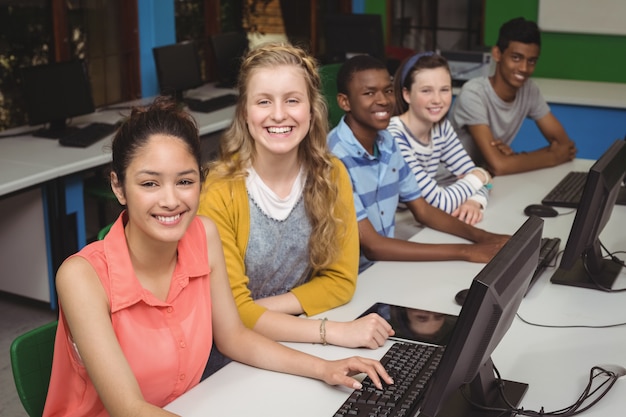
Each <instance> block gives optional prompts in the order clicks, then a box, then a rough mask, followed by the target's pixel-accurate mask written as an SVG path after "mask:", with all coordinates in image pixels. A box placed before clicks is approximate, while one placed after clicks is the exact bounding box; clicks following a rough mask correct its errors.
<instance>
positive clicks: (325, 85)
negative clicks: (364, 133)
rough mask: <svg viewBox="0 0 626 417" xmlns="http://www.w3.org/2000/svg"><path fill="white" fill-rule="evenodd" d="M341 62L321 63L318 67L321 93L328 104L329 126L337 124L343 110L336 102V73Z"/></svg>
mask: <svg viewBox="0 0 626 417" xmlns="http://www.w3.org/2000/svg"><path fill="white" fill-rule="evenodd" d="M341 65H342V63H337V64H326V65H321V66H320V68H319V73H320V78H321V81H322V95H323V96H324V98H325V99H326V103H327V104H328V125H329V128H330V129H332V128H333V127H335V126H337V123H339V120H341V116H343V110H342V109H341V107H339V104H337V73H338V72H339V68H341Z"/></svg>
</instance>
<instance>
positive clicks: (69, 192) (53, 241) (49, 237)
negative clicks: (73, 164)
mask: <svg viewBox="0 0 626 417" xmlns="http://www.w3.org/2000/svg"><path fill="white" fill-rule="evenodd" d="M43 188H44V189H43V191H44V200H45V202H46V203H45V205H44V207H45V213H44V215H45V219H46V220H45V221H46V241H47V247H48V259H49V262H48V266H49V269H48V270H49V271H50V276H49V281H50V306H51V307H52V308H53V309H56V307H57V298H56V289H55V286H54V277H55V275H56V271H57V269H59V266H61V264H62V263H63V261H64V260H65V259H66V258H67V257H68V256H70V255H72V254H74V253H76V252H77V251H78V250H79V249H81V248H82V247H84V246H85V245H86V240H87V239H86V235H87V233H86V226H85V205H84V198H83V180H82V176H80V175H70V176H67V177H64V178H58V179H55V180H53V181H49V182H48V183H46V184H45V186H44V187H43Z"/></svg>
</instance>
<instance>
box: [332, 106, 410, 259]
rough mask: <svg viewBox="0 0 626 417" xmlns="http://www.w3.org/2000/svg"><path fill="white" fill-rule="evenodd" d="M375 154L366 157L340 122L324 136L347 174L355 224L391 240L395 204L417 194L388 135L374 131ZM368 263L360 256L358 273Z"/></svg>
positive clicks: (350, 133) (393, 229)
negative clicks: (366, 225) (365, 222)
mask: <svg viewBox="0 0 626 417" xmlns="http://www.w3.org/2000/svg"><path fill="white" fill-rule="evenodd" d="M376 145H377V147H378V155H376V156H372V155H370V154H369V153H368V152H367V151H366V150H365V148H364V147H363V145H361V143H360V142H359V141H358V139H357V138H356V137H355V136H354V134H353V133H352V130H351V129H350V127H349V126H348V125H347V124H346V122H345V121H344V118H342V119H341V121H340V122H339V124H338V125H337V126H336V127H335V128H334V129H333V130H331V131H330V133H329V134H328V146H329V147H330V150H331V152H332V153H334V154H335V155H336V156H337V158H339V159H340V160H341V162H343V164H344V165H345V166H346V168H347V170H348V173H349V174H350V180H351V181H352V191H353V193H354V204H355V208H356V217H357V221H361V220H364V219H368V220H369V221H370V223H372V226H373V227H374V229H375V230H376V231H377V232H378V233H379V234H381V235H382V236H386V237H394V231H395V214H396V208H397V207H398V202H407V201H413V200H415V199H417V198H419V197H420V195H421V191H420V188H419V186H418V185H417V181H415V176H414V175H413V173H412V172H411V170H410V169H409V166H408V165H407V164H406V162H405V161H404V158H403V157H402V155H401V154H400V151H399V150H398V148H397V146H396V143H395V142H394V140H393V138H392V137H391V134H390V133H389V132H388V131H386V130H381V131H379V132H378V138H377V139H376ZM368 263H371V262H370V261H369V260H367V259H366V258H365V257H364V256H363V255H361V260H360V263H359V266H360V267H359V270H363V269H364V266H366V265H367V264H368Z"/></svg>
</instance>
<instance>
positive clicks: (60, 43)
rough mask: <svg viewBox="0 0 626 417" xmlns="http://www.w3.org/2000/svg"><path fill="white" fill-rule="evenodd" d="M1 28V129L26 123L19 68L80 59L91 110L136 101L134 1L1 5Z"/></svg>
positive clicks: (14, 1) (10, 1) (8, 0)
mask: <svg viewBox="0 0 626 417" xmlns="http://www.w3.org/2000/svg"><path fill="white" fill-rule="evenodd" d="M0 27H1V29H0V130H3V129H7V128H10V127H15V126H20V125H25V124H27V120H26V115H25V113H24V107H23V102H22V99H21V92H20V87H19V80H18V71H19V68H20V67H24V66H32V65H39V64H45V63H48V62H57V61H66V60H70V59H72V58H83V59H85V60H86V61H87V63H88V67H89V76H90V80H91V87H92V90H93V97H94V103H95V105H96V107H99V106H103V105H107V104H113V103H118V102H121V101H127V100H130V99H134V98H138V97H140V84H139V44H138V39H137V31H136V28H137V4H136V2H134V1H124V0H65V1H59V0H30V1H28V2H24V1H22V0H5V1H3V2H2V4H0Z"/></svg>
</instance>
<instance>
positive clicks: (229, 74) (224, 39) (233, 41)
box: [211, 32, 248, 88]
mask: <svg viewBox="0 0 626 417" xmlns="http://www.w3.org/2000/svg"><path fill="white" fill-rule="evenodd" d="M211 45H212V47H213V57H214V58H215V66H216V70H217V84H216V87H222V88H234V87H235V86H236V85H237V78H238V76H239V66H240V65H241V59H242V57H243V56H244V55H245V54H246V51H247V50H248V36H247V35H246V34H245V33H240V32H227V33H218V34H216V35H213V36H211Z"/></svg>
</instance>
